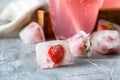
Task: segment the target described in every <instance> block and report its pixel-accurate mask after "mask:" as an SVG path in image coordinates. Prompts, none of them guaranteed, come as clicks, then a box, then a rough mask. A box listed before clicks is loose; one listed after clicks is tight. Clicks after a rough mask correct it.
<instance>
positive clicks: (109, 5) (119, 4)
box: [102, 0, 120, 9]
mask: <svg viewBox="0 0 120 80" xmlns="http://www.w3.org/2000/svg"><path fill="white" fill-rule="evenodd" d="M102 9H120V0H104V3H103V7H102Z"/></svg>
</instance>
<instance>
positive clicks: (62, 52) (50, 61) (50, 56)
mask: <svg viewBox="0 0 120 80" xmlns="http://www.w3.org/2000/svg"><path fill="white" fill-rule="evenodd" d="M36 57H37V63H38V65H39V66H40V68H54V67H59V66H64V65H71V64H73V57H72V55H71V52H70V49H69V44H68V42H67V41H65V40H54V41H47V42H42V43H39V44H37V45H36Z"/></svg>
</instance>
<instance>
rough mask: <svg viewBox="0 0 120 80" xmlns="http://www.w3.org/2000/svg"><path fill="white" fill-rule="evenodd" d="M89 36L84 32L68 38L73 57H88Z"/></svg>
mask: <svg viewBox="0 0 120 80" xmlns="http://www.w3.org/2000/svg"><path fill="white" fill-rule="evenodd" d="M88 38H89V36H88V34H87V33H85V32H84V31H80V32H79V33H77V34H75V35H73V36H72V37H70V38H68V39H67V41H68V42H69V45H70V50H71V53H72V54H73V56H75V57H88V54H87V53H88V51H89V49H90V43H89V40H88Z"/></svg>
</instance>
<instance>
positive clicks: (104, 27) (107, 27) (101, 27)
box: [97, 24, 114, 31]
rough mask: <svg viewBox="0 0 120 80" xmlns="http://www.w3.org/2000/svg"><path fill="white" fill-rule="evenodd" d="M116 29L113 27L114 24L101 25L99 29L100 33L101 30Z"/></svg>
mask: <svg viewBox="0 0 120 80" xmlns="http://www.w3.org/2000/svg"><path fill="white" fill-rule="evenodd" d="M113 29H114V27H113V25H112V24H109V25H107V26H106V25H101V26H100V27H98V29H97V30H98V31H99V30H113Z"/></svg>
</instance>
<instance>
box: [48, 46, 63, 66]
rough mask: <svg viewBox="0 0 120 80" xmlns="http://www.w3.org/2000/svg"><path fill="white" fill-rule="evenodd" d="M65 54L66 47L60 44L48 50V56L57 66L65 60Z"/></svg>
mask: <svg viewBox="0 0 120 80" xmlns="http://www.w3.org/2000/svg"><path fill="white" fill-rule="evenodd" d="M64 53H65V50H64V47H63V46H62V45H60V44H58V45H56V46H52V47H50V48H49V50H48V55H49V56H50V58H51V60H52V61H53V62H54V63H55V64H58V63H60V62H61V61H62V60H63V58H64Z"/></svg>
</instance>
